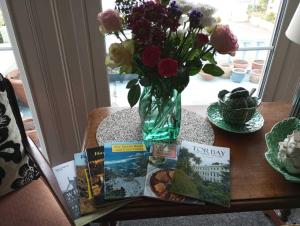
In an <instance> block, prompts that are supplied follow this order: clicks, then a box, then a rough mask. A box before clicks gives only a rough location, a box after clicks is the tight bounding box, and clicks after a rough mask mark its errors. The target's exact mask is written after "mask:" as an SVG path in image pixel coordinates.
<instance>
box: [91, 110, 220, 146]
mask: <svg viewBox="0 0 300 226" xmlns="http://www.w3.org/2000/svg"><path fill="white" fill-rule="evenodd" d="M96 139H97V143H98V145H103V144H104V143H109V142H122V141H139V140H143V138H142V131H141V121H140V117H139V114H138V111H137V108H133V109H125V110H121V111H117V112H115V113H113V114H111V115H110V116H108V117H106V118H105V119H104V120H103V121H102V122H101V123H100V124H99V125H98V128H97V132H96ZM214 139H215V136H214V131H213V129H212V127H211V125H210V124H209V122H207V121H206V120H205V119H204V118H203V117H201V116H200V115H198V114H196V113H194V112H191V111H187V110H185V109H183V110H182V115H181V128H180V133H179V136H178V138H177V141H178V142H179V143H180V142H181V141H183V140H187V141H190V142H196V143H201V144H208V145H212V144H213V142H214Z"/></svg>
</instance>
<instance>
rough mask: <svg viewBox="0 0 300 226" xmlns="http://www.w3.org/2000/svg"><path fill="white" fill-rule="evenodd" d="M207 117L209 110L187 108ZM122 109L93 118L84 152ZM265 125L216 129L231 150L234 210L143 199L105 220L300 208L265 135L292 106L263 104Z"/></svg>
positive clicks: (219, 142)
mask: <svg viewBox="0 0 300 226" xmlns="http://www.w3.org/2000/svg"><path fill="white" fill-rule="evenodd" d="M185 108H186V109H188V110H191V111H194V112H196V113H199V114H200V115H202V116H204V117H206V106H190V107H185ZM117 110H120V108H98V109H95V110H94V111H92V112H91V113H90V114H89V119H88V126H87V129H86V134H85V139H84V144H83V148H89V147H94V146H96V145H97V143H96V136H95V134H96V129H97V127H98V125H99V123H100V122H101V121H102V120H103V119H104V118H105V117H107V116H108V115H109V114H111V113H113V112H115V111H117ZM259 110H260V112H261V113H262V115H263V117H264V119H265V123H264V126H263V128H262V129H261V130H259V131H257V132H255V133H252V134H234V133H229V132H226V131H223V130H221V129H219V128H217V127H215V126H213V130H214V133H215V142H214V145H216V146H223V147H229V148H230V152H231V207H230V208H226V207H221V206H216V205H212V204H207V205H204V206H195V205H186V204H177V203H171V202H164V201H159V200H153V199H147V198H142V199H141V200H138V201H135V202H133V203H131V204H128V205H127V206H125V207H123V208H121V209H119V210H117V211H115V212H113V213H111V214H109V215H107V216H106V217H104V219H105V220H114V221H116V220H126V219H139V218H151V217H168V216H183V215H195V214H209V213H225V212H241V211H252V210H267V209H282V208H297V207H300V184H294V183H290V182H288V181H286V180H285V179H284V178H283V177H282V176H281V175H280V174H279V173H277V172H276V171H275V170H273V169H272V168H271V166H269V165H268V163H267V162H266V160H265V158H264V153H265V151H266V144H265V133H267V132H269V131H270V130H271V128H272V126H273V125H274V124H275V123H277V122H278V121H280V120H282V119H284V118H287V117H288V114H289V111H290V104H287V103H262V104H261V106H260V108H259Z"/></svg>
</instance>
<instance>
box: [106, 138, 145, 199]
mask: <svg viewBox="0 0 300 226" xmlns="http://www.w3.org/2000/svg"><path fill="white" fill-rule="evenodd" d="M149 153H150V152H149V150H148V149H147V146H146V145H145V144H144V143H142V142H126V143H125V142H123V143H121V142H119V143H109V144H105V145H104V156H105V157H104V158H105V162H104V170H105V179H104V189H105V199H119V198H127V197H139V196H142V195H143V193H144V185H145V177H146V173H147V162H148V156H149Z"/></svg>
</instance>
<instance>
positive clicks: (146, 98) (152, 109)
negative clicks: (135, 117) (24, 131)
mask: <svg viewBox="0 0 300 226" xmlns="http://www.w3.org/2000/svg"><path fill="white" fill-rule="evenodd" d="M152 93H153V92H152V87H145V88H144V90H143V93H142V95H141V98H140V102H139V115H140V118H141V123H142V132H143V138H144V140H146V141H152V140H176V139H177V136H178V134H179V130H180V122H181V94H180V93H179V92H178V91H177V90H175V89H174V90H172V91H171V92H170V95H169V96H168V97H164V98H163V97H159V98H157V97H155V96H154V95H153V94H152Z"/></svg>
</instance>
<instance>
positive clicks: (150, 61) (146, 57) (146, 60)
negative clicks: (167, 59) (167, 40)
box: [142, 45, 160, 67]
mask: <svg viewBox="0 0 300 226" xmlns="http://www.w3.org/2000/svg"><path fill="white" fill-rule="evenodd" d="M159 57H160V48H159V47H158V46H155V45H151V46H148V47H146V48H145V49H144V51H143V52H142V62H143V64H144V65H146V66H148V67H155V66H156V65H157V64H158V62H159Z"/></svg>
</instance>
